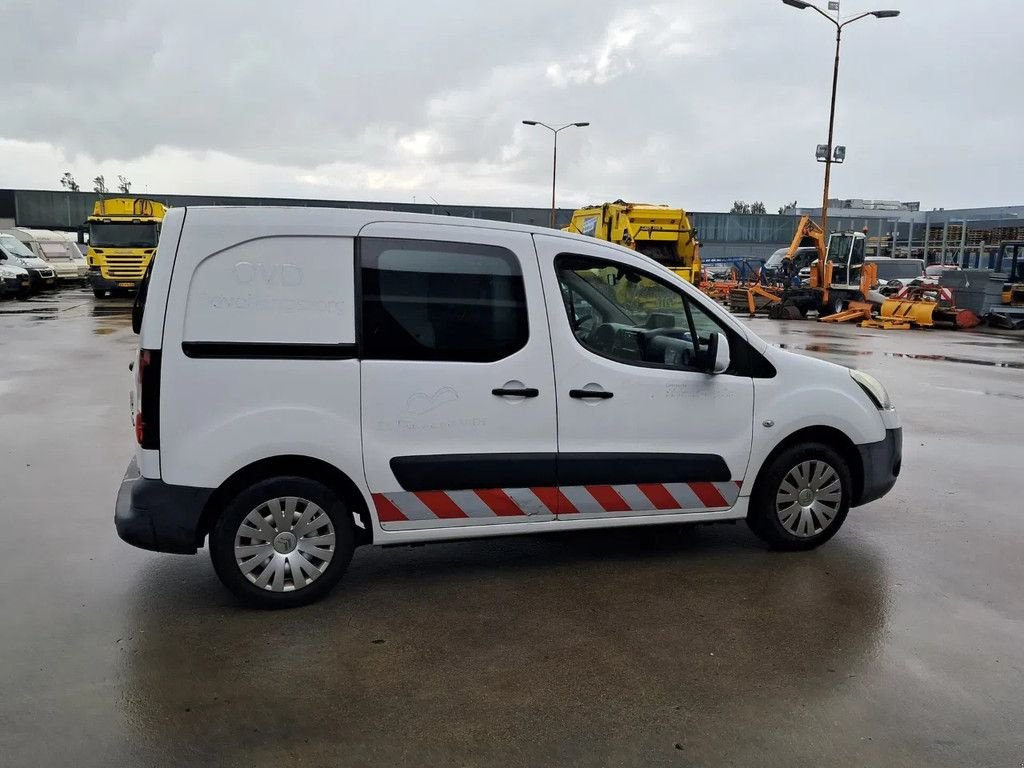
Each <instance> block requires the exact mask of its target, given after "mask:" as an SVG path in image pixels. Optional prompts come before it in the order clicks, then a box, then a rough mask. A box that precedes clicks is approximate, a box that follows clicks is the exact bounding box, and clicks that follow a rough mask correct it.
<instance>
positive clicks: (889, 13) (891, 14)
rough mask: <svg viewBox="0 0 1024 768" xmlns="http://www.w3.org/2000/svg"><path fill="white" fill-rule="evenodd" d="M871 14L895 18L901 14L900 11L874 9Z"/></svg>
mask: <svg viewBox="0 0 1024 768" xmlns="http://www.w3.org/2000/svg"><path fill="white" fill-rule="evenodd" d="M871 15H872V16H874V17H875V18H876V19H895V18H896V17H897V16H899V15H900V12H899V11H872V12H871Z"/></svg>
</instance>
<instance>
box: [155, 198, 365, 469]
mask: <svg viewBox="0 0 1024 768" xmlns="http://www.w3.org/2000/svg"><path fill="white" fill-rule="evenodd" d="M335 214H336V212H335ZM345 221H346V217H344V216H337V215H334V216H326V215H324V214H323V213H321V212H318V211H301V212H298V211H284V210H282V209H265V210H261V211H259V212H253V211H247V210H244V209H237V210H228V211H218V212H216V213H215V214H213V215H212V216H211V215H210V212H209V211H203V210H196V211H191V212H190V213H189V215H188V217H187V223H186V226H185V227H184V229H183V231H182V235H181V239H180V243H179V246H178V249H177V258H176V259H175V268H174V274H173V277H172V279H171V286H170V291H169V293H168V299H167V313H166V317H167V322H166V325H165V327H164V335H163V342H164V343H163V378H162V381H161V466H162V473H163V480H164V482H166V483H169V484H173V485H187V486H194V487H196V486H198V487H206V488H215V487H217V486H219V485H220V484H221V483H222V482H223V481H224V480H225V479H227V478H228V477H229V476H230V475H232V474H233V473H234V472H236V471H238V470H239V469H241V468H243V467H245V466H247V465H248V464H251V463H253V462H255V461H259V460H261V459H265V458H272V457H275V456H286V455H287V456H306V457H310V458H315V459H320V460H322V461H325V462H328V463H329V464H331V465H333V466H335V467H337V468H338V469H340V470H341V471H342V472H345V473H346V474H347V475H348V476H349V477H351V478H352V480H353V482H355V483H356V484H357V485H361V484H362V446H361V437H360V425H359V405H358V404H359V401H360V383H359V362H358V360H356V356H355V355H356V353H355V344H354V342H355V314H354V294H353V284H354V264H353V238H352V237H351V234H352V229H351V228H347V227H346V226H345ZM148 314H149V311H148V308H147V315H148Z"/></svg>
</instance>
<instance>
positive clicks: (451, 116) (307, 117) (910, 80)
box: [0, 0, 1024, 209]
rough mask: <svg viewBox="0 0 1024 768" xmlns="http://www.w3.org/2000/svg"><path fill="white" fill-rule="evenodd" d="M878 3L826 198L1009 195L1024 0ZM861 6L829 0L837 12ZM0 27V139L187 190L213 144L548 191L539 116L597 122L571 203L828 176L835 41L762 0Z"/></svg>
mask: <svg viewBox="0 0 1024 768" xmlns="http://www.w3.org/2000/svg"><path fill="white" fill-rule="evenodd" d="M889 2H892V4H894V5H896V6H897V7H900V8H902V9H903V11H904V15H903V16H902V17H900V18H899V19H896V20H894V21H885V22H879V21H875V20H865V21H864V22H859V23H858V24H857V25H856V26H853V27H850V28H849V31H848V33H847V42H846V44H845V46H844V56H843V69H842V74H841V90H840V103H839V130H838V136H839V139H840V140H841V141H842V142H843V143H845V144H847V145H848V146H849V147H850V160H849V162H848V163H847V164H846V165H845V166H843V167H842V168H840V169H837V173H836V177H835V181H834V186H833V191H834V192H835V194H837V195H839V196H851V197H853V196H857V197H869V196H879V197H902V198H904V199H918V198H921V197H923V198H925V199H926V200H931V201H933V204H935V205H947V206H949V205H956V204H974V203H1005V202H1013V199H1012V198H1013V196H1014V195H1015V194H1017V193H1016V189H1017V184H1016V179H1017V178H1019V176H1020V171H1021V170H1022V169H1021V161H1020V158H1019V154H1017V153H1016V148H1015V144H1016V135H1017V126H1019V125H1020V124H1021V119H1022V115H1021V110H1020V108H1019V107H1018V106H1017V105H1016V100H1015V99H1013V98H1010V97H1009V95H1008V94H1009V93H1010V91H1008V89H1011V88H1012V87H1015V80H1016V75H1017V74H1019V72H1020V71H1021V69H1022V67H1021V64H1022V58H1024V56H1022V54H1021V53H1020V52H1019V51H1020V49H1019V47H1018V46H1017V41H1016V39H1015V32H1014V30H1015V29H1017V28H1019V22H1020V20H1021V18H1022V16H1024V12H1022V11H1020V10H1019V6H1018V5H1017V4H1016V3H1013V2H1011V0H990V1H989V2H986V3H984V4H965V3H960V2H954V1H953V0H931V1H929V0H882V4H883V5H884V4H887V3H889ZM980 5H984V9H983V10H982V9H980V8H979V7H978V6H980ZM873 7H876V6H875V5H871V4H869V3H868V2H867V1H866V0H864V1H862V0H857V2H853V0H843V8H844V13H846V14H850V13H853V12H856V11H858V10H862V9H867V8H873ZM0 25H2V28H4V29H6V30H16V31H17V32H18V33H15V34H11V33H10V32H9V33H8V34H7V35H6V36H5V45H4V46H3V48H0V66H2V67H3V70H2V71H4V72H5V101H6V109H5V110H4V112H5V114H4V120H3V121H2V122H0V139H7V140H17V141H22V142H42V143H45V144H47V145H50V146H52V147H53V148H54V150H53V153H54V154H55V155H60V156H63V157H68V158H74V157H85V158H92V159H94V160H95V162H96V163H99V164H102V163H108V164H109V163H110V162H113V161H117V163H120V164H121V165H124V166H126V167H129V166H131V164H132V163H136V164H144V167H145V168H146V172H147V173H149V174H153V175H155V176H157V177H158V178H156V179H154V181H153V183H154V184H158V183H159V180H160V178H164V179H167V180H168V183H169V182H170V181H172V180H173V182H174V183H176V184H184V185H185V186H184V187H183V188H179V189H173V190H166V191H188V189H189V188H188V186H187V185H188V180H187V179H185V180H182V179H181V178H180V175H178V174H175V173H173V172H172V170H173V169H167V170H166V171H161V170H160V168H159V166H158V165H157V164H156V163H155V161H154V158H158V157H168V156H171V155H173V154H174V153H178V154H179V155H180V153H181V152H186V153H194V154H195V156H196V157H199V158H204V157H205V158H207V159H208V161H207V162H206V163H205V164H204V163H200V162H197V163H196V164H195V166H190V167H194V168H195V172H196V173H197V174H204V176H203V178H202V179H200V178H198V177H197V178H196V179H195V184H197V185H200V186H203V187H204V190H205V191H211V187H214V188H215V189H214V190H213V191H216V190H217V189H220V190H222V191H224V192H232V191H236V192H241V191H251V192H259V191H264V192H268V193H270V192H273V193H276V194H300V195H315V194H323V195H325V196H335V195H337V196H347V197H362V198H371V199H372V198H374V197H377V198H381V197H391V198H401V199H407V198H408V197H409V195H411V194H417V193H418V194H421V195H423V196H426V195H427V194H431V195H435V196H438V195H440V196H442V197H444V198H445V199H447V200H451V201H460V202H461V201H478V202H515V203H536V204H540V205H543V204H544V202H545V199H546V192H545V186H546V179H547V176H548V173H549V170H550V148H551V143H550V136H549V135H548V134H547V133H546V132H543V131H540V130H538V129H529V128H526V127H524V126H522V125H520V121H521V120H522V119H523V118H533V119H539V120H551V121H558V120H564V121H569V120H589V121H591V123H592V126H591V127H590V128H586V129H581V130H575V129H574V130H571V131H567V132H566V133H564V134H563V135H562V140H561V143H560V155H559V156H560V164H559V176H560V178H561V189H562V192H563V194H562V198H563V199H564V200H565V201H566V202H573V203H577V202H586V201H596V200H600V199H605V198H611V197H631V198H634V199H646V200H649V201H652V202H671V203H675V204H680V205H685V206H687V207H690V208H693V209H709V208H720V207H723V206H728V204H729V202H730V201H731V200H732V199H734V198H738V197H745V198H747V199H763V200H765V202H766V203H767V204H768V205H769V207H771V206H773V205H777V204H778V203H780V202H782V201H784V200H791V199H793V198H794V197H795V198H797V199H798V200H800V201H801V202H806V203H813V202H814V201H815V200H816V199H817V197H818V195H819V194H820V192H819V191H818V190H819V189H820V166H818V165H817V164H816V163H815V162H814V160H813V148H814V145H815V144H816V143H818V142H820V141H823V140H824V133H825V119H826V116H827V115H826V110H827V95H828V87H829V79H830V74H831V73H830V65H831V56H832V39H831V35H830V32H829V29H828V25H827V24H825V23H824V20H822V19H820V18H815V17H814V16H813V15H812V14H811V13H810V12H802V13H801V12H797V11H794V10H793V9H791V8H787V7H785V6H783V5H782V4H781V2H777V1H776V0H691V2H685V3H683V2H661V3H637V2H632V3H630V2H605V1H604V0H595V1H594V2H591V3H588V4H586V5H584V6H581V5H579V4H577V3H569V2H561V3H553V2H542V1H541V0H526V1H524V2H517V3H508V4H497V3H480V2H475V3H473V2H468V1H467V2H458V1H457V0H447V1H445V2H442V1H440V0H439V1H438V2H434V3H415V4H413V3H405V2H393V1H388V0H384V1H382V2H377V3H373V4H356V3H351V2H330V1H329V0H310V1H309V2H304V3H291V4H283V3H276V2H250V3H244V4H243V3H233V2H232V3H211V2H205V3H200V2H197V1H196V0H181V1H179V2H175V3H173V4H166V3H165V4H160V5H152V4H151V5H146V6H145V7H138V6H132V5H130V4H129V5H125V4H123V3H116V2H111V1H109V0H95V1H94V2H91V3H89V4H85V3H64V2H55V0H37V1H36V2H28V3H23V2H14V3H10V2H8V3H6V4H4V5H3V6H2V7H0ZM208 153H214V154H208ZM225 156H228V157H233V158H237V159H238V162H227V161H226V160H225V159H224V158H225ZM54 162H58V161H57V160H54ZM242 167H247V168H251V169H252V170H251V172H249V173H245V174H243V175H239V174H241V173H242V172H241V171H240V168H242ZM258 169H266V170H265V171H261V170H258ZM275 169H276V170H275ZM218 173H221V174H223V177H222V178H221V179H220V182H219V183H220V185H221V186H220V187H217V186H216V185H217V183H218V180H217V174H218ZM47 174H50V171H49V170H47ZM50 175H52V174H50ZM84 175H85V174H80V176H84ZM1011 179H1012V180H1011ZM54 181H55V180H54V179H51V178H49V175H47V176H46V177H44V178H41V179H40V182H39V186H52V185H53V184H54ZM257 183H258V184H263V185H273V186H272V188H268V187H266V186H261V187H260V188H259V189H251V188H248V187H247V186H246V185H248V184H257Z"/></svg>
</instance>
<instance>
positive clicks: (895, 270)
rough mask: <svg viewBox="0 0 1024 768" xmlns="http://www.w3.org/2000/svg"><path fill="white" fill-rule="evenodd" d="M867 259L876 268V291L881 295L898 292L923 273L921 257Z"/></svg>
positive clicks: (923, 267) (922, 275)
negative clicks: (877, 286)
mask: <svg viewBox="0 0 1024 768" xmlns="http://www.w3.org/2000/svg"><path fill="white" fill-rule="evenodd" d="M867 261H868V263H869V264H874V265H875V266H876V267H877V268H878V285H879V289H878V291H879V293H881V294H882V295H883V296H891V295H893V294H896V293H899V292H900V291H901V290H903V289H904V288H906V287H907V286H908V285H910V283H911V282H913V281H914V280H918V279H920V278H922V277H924V274H925V271H924V270H925V266H924V260H923V259H892V258H868V260H867Z"/></svg>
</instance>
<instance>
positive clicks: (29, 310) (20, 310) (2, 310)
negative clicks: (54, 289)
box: [0, 304, 60, 315]
mask: <svg viewBox="0 0 1024 768" xmlns="http://www.w3.org/2000/svg"><path fill="white" fill-rule="evenodd" d="M59 311H60V307H37V306H32V305H31V304H28V305H26V304H18V305H15V306H13V307H0V315H41V314H48V315H56V314H57V313H58V312H59Z"/></svg>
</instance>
